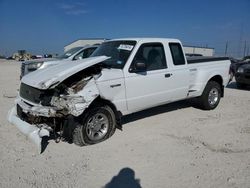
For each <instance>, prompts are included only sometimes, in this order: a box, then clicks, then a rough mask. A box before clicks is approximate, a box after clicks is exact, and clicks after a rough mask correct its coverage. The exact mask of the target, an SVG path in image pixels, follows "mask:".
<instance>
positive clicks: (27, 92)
mask: <svg viewBox="0 0 250 188" xmlns="http://www.w3.org/2000/svg"><path fill="white" fill-rule="evenodd" d="M100 75H101V67H100V66H98V65H95V66H91V67H88V68H87V69H84V70H82V71H79V72H77V73H76V74H74V75H72V76H70V77H68V78H66V79H65V80H63V81H62V82H61V83H59V84H57V85H56V86H53V88H51V87H50V88H48V89H45V90H43V89H38V88H35V87H32V86H29V85H27V84H25V83H21V86H20V91H19V97H18V98H17V99H16V101H15V107H14V108H12V109H11V110H10V112H9V114H8V120H9V122H11V123H12V124H14V125H16V127H17V128H18V129H19V130H20V131H21V132H22V133H23V134H25V135H26V136H27V137H28V138H29V139H31V141H33V142H34V143H35V144H36V145H37V147H38V149H39V151H40V152H41V151H42V146H41V142H42V138H43V137H49V136H51V134H53V135H59V136H60V137H64V136H65V137H66V136H68V138H69V139H70V136H71V132H72V131H73V128H74V125H73V124H74V121H75V120H77V118H78V117H79V116H80V115H81V114H83V112H84V111H85V110H86V109H87V108H88V107H89V105H90V104H91V103H92V102H93V101H94V100H95V99H96V98H97V97H98V96H99V91H98V88H97V85H96V82H95V81H96V79H97V78H99V76H100ZM69 124H71V125H69ZM55 139H56V137H55ZM67 140H68V139H67Z"/></svg>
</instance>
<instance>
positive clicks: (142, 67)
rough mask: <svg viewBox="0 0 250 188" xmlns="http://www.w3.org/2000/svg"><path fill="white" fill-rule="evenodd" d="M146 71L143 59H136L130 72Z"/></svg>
mask: <svg viewBox="0 0 250 188" xmlns="http://www.w3.org/2000/svg"><path fill="white" fill-rule="evenodd" d="M146 71H147V66H146V63H145V61H143V60H136V61H135V64H134V67H133V69H132V70H131V72H135V73H137V72H146Z"/></svg>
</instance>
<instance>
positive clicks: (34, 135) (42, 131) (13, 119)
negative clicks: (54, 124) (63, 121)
mask: <svg viewBox="0 0 250 188" xmlns="http://www.w3.org/2000/svg"><path fill="white" fill-rule="evenodd" d="M8 121H9V122H10V123H11V124H13V125H15V126H16V127H17V128H18V129H19V131H20V132H21V133H23V134H24V135H26V136H27V137H28V138H29V139H30V140H31V141H32V142H33V143H34V144H35V145H36V146H37V148H38V151H39V152H40V153H41V152H42V145H41V144H42V138H43V137H45V136H50V131H49V129H48V128H46V125H43V124H41V125H39V126H36V125H32V124H29V123H27V122H25V121H23V120H21V119H20V118H19V117H18V116H17V109H16V106H15V107H13V108H12V109H11V110H10V111H9V113H8Z"/></svg>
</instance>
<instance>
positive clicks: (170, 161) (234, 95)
mask: <svg viewBox="0 0 250 188" xmlns="http://www.w3.org/2000/svg"><path fill="white" fill-rule="evenodd" d="M19 74H20V63H19V62H14V61H13V62H12V61H11V62H9V61H7V62H6V61H2V60H1V61H0V88H1V89H0V143H1V144H0V187H5V188H7V187H60V188H61V187H86V188H92V187H93V188H96V187H107V188H108V187H117V188H124V187H130V188H134V187H143V188H156V187H157V188H166V187H250V113H249V112H250V90H249V89H248V90H238V89H236V86H235V83H231V84H230V85H229V86H228V87H227V88H226V89H225V97H224V98H223V99H222V100H221V102H220V104H219V106H218V107H217V108H216V109H215V110H213V111H202V110H200V109H197V108H195V107H193V105H192V103H190V102H188V101H182V102H177V103H173V104H168V105H164V106H160V107H156V108H152V109H149V110H146V111H143V112H139V113H135V114H132V115H129V116H126V117H125V118H124V125H123V131H119V130H117V131H116V133H115V134H114V135H113V136H112V137H111V138H110V139H109V140H107V141H105V142H103V143H100V144H97V145H92V146H86V147H78V146H75V145H74V144H68V143H65V142H60V143H58V144H57V143H55V142H54V141H50V143H49V145H48V147H47V148H46V150H45V151H44V152H43V153H42V154H38V152H37V150H36V148H35V146H34V145H33V144H32V143H31V142H30V141H29V140H28V139H27V138H25V137H24V136H23V135H22V134H21V133H20V132H19V131H18V130H17V129H16V128H15V127H14V126H13V125H11V124H10V123H8V122H7V113H8V110H9V109H10V108H11V107H12V106H13V103H14V100H15V97H16V95H17V89H18V87H19V82H20V80H19Z"/></svg>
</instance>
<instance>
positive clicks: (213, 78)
mask: <svg viewBox="0 0 250 188" xmlns="http://www.w3.org/2000/svg"><path fill="white" fill-rule="evenodd" d="M210 81H214V82H217V83H218V84H219V85H220V87H221V97H224V86H223V78H222V76H220V75H215V76H213V77H211V78H210V79H209V80H208V81H207V83H208V82H210Z"/></svg>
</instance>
